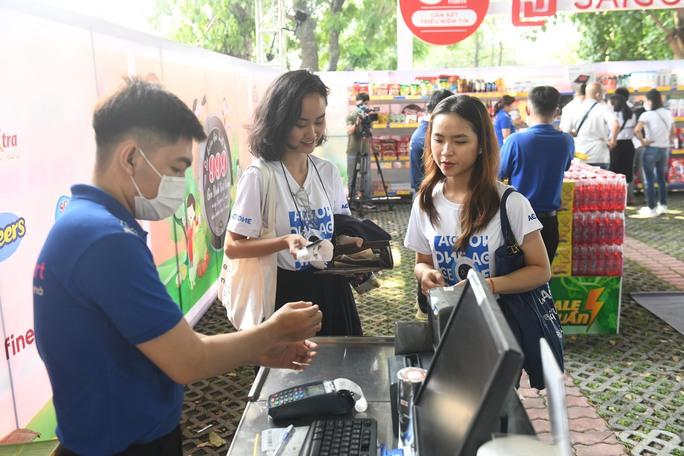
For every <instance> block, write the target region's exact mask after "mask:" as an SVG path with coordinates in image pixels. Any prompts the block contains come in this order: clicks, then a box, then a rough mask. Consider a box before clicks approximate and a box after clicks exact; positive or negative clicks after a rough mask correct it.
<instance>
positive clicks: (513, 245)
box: [494, 187, 564, 389]
mask: <svg viewBox="0 0 684 456" xmlns="http://www.w3.org/2000/svg"><path fill="white" fill-rule="evenodd" d="M514 191H515V190H514V189H513V188H512V187H509V188H507V189H506V191H505V192H504V194H503V195H502V196H501V207H500V216H501V231H502V233H503V237H504V245H502V246H501V247H499V248H498V249H496V251H495V252H494V257H495V258H496V275H497V276H503V275H507V274H510V273H511V272H513V271H516V270H518V269H520V268H522V267H523V266H524V265H525V262H524V255H523V251H522V249H521V248H520V246H519V245H518V242H517V241H516V240H515V236H514V235H513V231H512V230H511V224H510V222H509V220H508V214H507V212H506V200H507V199H508V196H509V195H510V194H511V193H513V192H514ZM498 302H499V306H500V307H501V310H502V312H503V314H504V316H505V317H506V321H507V322H508V324H509V326H510V327H511V330H512V331H513V333H514V334H515V337H516V339H517V340H518V343H519V344H520V347H521V348H522V350H523V354H524V355H525V361H524V364H523V369H525V372H527V375H528V376H529V377H530V385H531V386H532V387H533V388H537V389H543V388H544V387H545V385H544V373H543V370H542V361H541V351H540V348H539V339H541V338H544V339H546V341H547V342H548V343H549V346H550V347H551V351H553V355H554V356H555V358H556V361H557V362H558V365H559V366H560V368H561V370H563V369H564V367H563V331H562V329H561V325H560V321H559V320H558V313H556V308H555V307H554V305H553V297H552V296H551V289H550V288H549V284H548V283H545V284H544V285H541V286H539V287H537V288H535V289H534V290H530V291H526V292H524V293H514V294H501V295H499V299H498Z"/></svg>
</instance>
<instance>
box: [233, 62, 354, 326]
mask: <svg viewBox="0 0 684 456" xmlns="http://www.w3.org/2000/svg"><path fill="white" fill-rule="evenodd" d="M327 104H328V88H327V87H326V86H325V84H323V82H322V81H321V79H320V78H319V77H318V76H316V75H314V74H313V73H310V72H308V71H306V70H297V71H290V72H287V73H285V74H283V75H281V76H280V77H278V78H277V79H276V80H275V81H274V82H273V83H272V84H271V86H270V88H269V89H268V91H267V92H266V95H265V96H264V98H263V99H262V100H261V102H260V103H259V106H258V107H257V109H256V111H255V114H254V120H253V124H252V127H251V129H250V134H249V148H250V152H251V153H252V155H254V156H255V157H256V158H258V159H261V160H263V161H264V162H265V164H266V166H268V167H269V168H270V171H271V172H270V174H271V176H272V177H273V179H274V182H272V184H275V186H276V193H275V231H276V237H275V238H271V239H259V234H260V232H261V228H262V225H263V223H264V220H262V218H263V217H262V211H261V208H262V207H263V201H262V199H263V197H264V195H261V177H262V174H261V172H260V171H259V170H258V169H256V168H254V167H250V168H248V169H247V170H246V171H245V172H244V173H243V174H242V176H241V177H240V181H239V183H238V188H237V192H236V196H235V203H234V205H233V208H232V213H231V217H230V221H229V222H228V233H227V243H226V254H227V255H228V256H229V257H231V258H250V257H259V256H263V255H267V254H269V253H274V252H278V276H277V286H276V301H275V309H276V310H278V309H279V308H280V307H282V306H283V305H284V304H285V303H287V302H293V301H308V302H312V303H314V304H316V305H318V306H319V308H320V310H321V312H323V322H322V328H321V331H319V333H318V335H321V336H360V335H362V331H361V322H360V319H359V315H358V312H357V309H356V303H355V302H354V296H353V294H352V290H351V286H350V285H349V281H348V280H347V279H346V278H345V277H342V276H337V275H330V274H317V275H314V271H315V269H314V268H313V267H312V265H311V264H310V263H308V262H305V261H298V260H297V259H296V251H297V250H298V249H300V248H301V247H303V246H305V245H306V244H307V243H308V241H309V240H314V239H315V238H317V239H328V240H332V238H333V233H334V218H333V216H334V214H346V215H350V212H349V205H348V203H347V199H346V196H345V192H344V184H343V183H342V178H341V176H340V173H339V171H338V169H337V168H336V167H335V166H334V165H333V164H332V163H330V162H329V161H327V160H324V159H322V158H318V157H314V156H312V155H311V154H312V152H313V151H314V149H315V148H316V147H317V146H319V145H320V144H322V143H323V141H325V125H326V123H325V110H326V107H327ZM339 242H356V243H357V244H359V245H360V244H361V242H363V241H362V240H361V239H359V238H352V237H345V238H343V239H342V240H340V237H338V243H339Z"/></svg>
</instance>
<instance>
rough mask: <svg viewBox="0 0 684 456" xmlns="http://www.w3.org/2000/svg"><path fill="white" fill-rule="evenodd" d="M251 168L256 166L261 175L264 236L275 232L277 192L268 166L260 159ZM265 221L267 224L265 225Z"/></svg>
mask: <svg viewBox="0 0 684 456" xmlns="http://www.w3.org/2000/svg"><path fill="white" fill-rule="evenodd" d="M250 166H254V167H255V168H256V169H258V170H259V172H260V173H261V194H262V195H263V197H262V200H261V217H262V229H261V231H262V234H263V233H264V232H268V231H275V191H273V189H272V188H271V187H272V186H273V179H274V177H273V172H272V171H271V168H270V167H269V166H268V164H267V163H266V162H265V161H264V160H262V159H260V158H257V159H255V160H254V161H253V162H252V164H251V165H250ZM264 220H265V221H266V223H263V222H264Z"/></svg>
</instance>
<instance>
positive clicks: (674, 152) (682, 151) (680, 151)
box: [672, 149, 684, 157]
mask: <svg viewBox="0 0 684 456" xmlns="http://www.w3.org/2000/svg"><path fill="white" fill-rule="evenodd" d="M672 155H673V156H677V157H682V156H684V149H672Z"/></svg>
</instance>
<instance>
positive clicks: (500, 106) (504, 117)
mask: <svg viewBox="0 0 684 456" xmlns="http://www.w3.org/2000/svg"><path fill="white" fill-rule="evenodd" d="M515 102H516V99H515V98H513V97H512V96H510V95H504V96H503V97H501V99H500V100H499V101H497V102H496V105H494V133H496V139H497V140H498V141H499V147H501V145H502V144H503V142H504V140H505V139H506V138H508V137H509V136H510V135H511V134H512V133H514V132H515V125H513V119H511V115H510V112H511V110H512V109H513V104H514V103H515Z"/></svg>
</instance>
